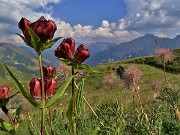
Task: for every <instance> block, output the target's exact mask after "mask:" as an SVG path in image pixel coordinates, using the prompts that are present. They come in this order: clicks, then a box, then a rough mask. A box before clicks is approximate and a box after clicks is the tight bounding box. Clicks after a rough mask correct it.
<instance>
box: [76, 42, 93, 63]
mask: <svg viewBox="0 0 180 135" xmlns="http://www.w3.org/2000/svg"><path fill="white" fill-rule="evenodd" d="M89 56H90V51H89V50H88V49H86V46H85V45H83V44H81V45H80V46H79V47H78V48H77V50H76V52H75V54H74V59H75V60H76V61H77V62H78V63H81V62H83V61H85V60H86V59H87V58H88V57H89Z"/></svg>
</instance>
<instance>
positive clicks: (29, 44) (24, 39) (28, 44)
mask: <svg viewBox="0 0 180 135" xmlns="http://www.w3.org/2000/svg"><path fill="white" fill-rule="evenodd" d="M16 34H17V35H18V36H20V37H21V38H22V40H23V41H24V42H25V43H26V45H27V46H30V47H31V48H33V46H32V44H31V43H30V42H28V41H27V40H26V38H25V37H24V36H22V35H20V34H18V33H16Z"/></svg>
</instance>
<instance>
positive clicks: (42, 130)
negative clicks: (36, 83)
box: [38, 53, 46, 135]
mask: <svg viewBox="0 0 180 135" xmlns="http://www.w3.org/2000/svg"><path fill="white" fill-rule="evenodd" d="M38 59H39V68H40V76H41V104H42V109H41V110H42V116H41V135H44V134H45V132H44V127H45V108H44V106H45V104H46V97H45V90H44V75H43V64H42V55H41V53H40V54H38Z"/></svg>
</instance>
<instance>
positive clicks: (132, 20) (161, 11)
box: [0, 0, 180, 44]
mask: <svg viewBox="0 0 180 135" xmlns="http://www.w3.org/2000/svg"><path fill="white" fill-rule="evenodd" d="M58 2H62V0H38V2H37V0H16V1H13V0H0V3H1V4H0V12H1V14H0V42H12V43H20V42H21V41H22V40H21V39H19V37H18V36H16V35H12V33H15V32H19V33H20V32H21V31H20V30H19V29H18V27H17V24H18V22H19V20H20V19H21V17H26V18H27V19H29V20H30V21H32V22H33V21H35V20H37V19H38V18H39V17H40V16H45V18H47V19H52V20H54V21H55V22H56V24H57V27H58V30H57V31H56V33H55V37H57V36H63V37H64V38H66V37H73V38H74V39H75V40H76V41H77V42H81V43H86V44H89V43H92V42H97V41H102V42H105V41H107V42H116V43H120V42H124V41H130V40H132V39H134V38H137V37H139V36H141V35H142V34H144V33H152V34H155V35H156V36H159V37H166V36H170V35H171V36H175V35H176V34H178V33H179V31H180V27H179V26H180V21H179V19H180V18H179V13H180V8H179V5H180V0H124V2H125V4H126V6H127V7H126V8H127V9H126V10H127V13H126V16H125V17H124V18H120V20H119V21H118V22H109V21H108V20H102V23H101V24H100V26H99V27H98V28H94V27H93V26H92V25H86V26H83V25H81V24H78V25H75V26H72V25H71V24H70V23H68V22H65V21H62V20H60V19H59V18H53V17H52V11H53V7H52V6H48V3H58ZM38 8H43V9H44V10H43V11H41V12H39V11H38V12H37V9H38ZM2 34H3V35H2ZM7 37H8V38H7Z"/></svg>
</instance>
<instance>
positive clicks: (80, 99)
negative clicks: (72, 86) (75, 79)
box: [76, 78, 84, 117]
mask: <svg viewBox="0 0 180 135" xmlns="http://www.w3.org/2000/svg"><path fill="white" fill-rule="evenodd" d="M77 89H78V90H77V95H76V110H77V115H78V116H79V117H80V116H81V112H82V106H83V91H84V78H82V81H81V82H80V83H79V87H78V86H77Z"/></svg>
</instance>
